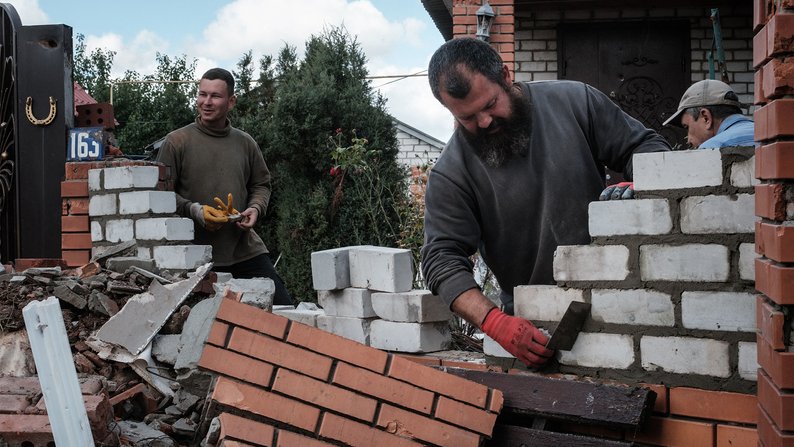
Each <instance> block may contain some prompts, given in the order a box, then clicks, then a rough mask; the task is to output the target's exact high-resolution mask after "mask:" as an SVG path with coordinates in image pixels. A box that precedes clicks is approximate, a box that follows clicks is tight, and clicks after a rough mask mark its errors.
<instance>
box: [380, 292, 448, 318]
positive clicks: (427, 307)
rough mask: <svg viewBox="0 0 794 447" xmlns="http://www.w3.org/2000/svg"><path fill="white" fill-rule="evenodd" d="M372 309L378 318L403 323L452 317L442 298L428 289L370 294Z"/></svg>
mask: <svg viewBox="0 0 794 447" xmlns="http://www.w3.org/2000/svg"><path fill="white" fill-rule="evenodd" d="M372 309H373V310H374V311H375V314H377V316H379V317H380V318H382V319H384V320H388V321H397V322H404V323H428V322H435V321H448V320H449V319H450V318H452V312H450V310H449V308H448V307H447V305H446V303H444V300H442V299H441V297H439V296H437V295H433V293H432V292H430V291H429V290H411V291H408V292H399V293H386V292H376V293H373V294H372Z"/></svg>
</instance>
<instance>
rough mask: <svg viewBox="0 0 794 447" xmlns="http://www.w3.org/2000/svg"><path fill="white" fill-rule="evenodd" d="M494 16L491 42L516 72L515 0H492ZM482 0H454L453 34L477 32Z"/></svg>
mask: <svg viewBox="0 0 794 447" xmlns="http://www.w3.org/2000/svg"><path fill="white" fill-rule="evenodd" d="M488 4H489V5H491V8H493V11H494V14H496V16H495V17H494V21H493V26H492V27H491V38H490V40H489V42H490V43H491V45H492V46H493V47H494V48H495V49H496V51H498V52H499V55H500V56H502V60H503V61H504V62H505V64H506V65H507V66H508V68H509V69H510V73H511V74H513V73H514V72H515V32H516V31H515V6H513V4H514V0H490V1H489V2H488ZM480 6H482V0H454V2H453V6H452V34H453V35H454V36H455V37H474V36H475V35H476V33H477V15H476V13H477V10H478V9H480Z"/></svg>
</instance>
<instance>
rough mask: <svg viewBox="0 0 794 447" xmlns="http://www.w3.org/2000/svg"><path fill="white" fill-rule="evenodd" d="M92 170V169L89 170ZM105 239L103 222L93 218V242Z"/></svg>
mask: <svg viewBox="0 0 794 447" xmlns="http://www.w3.org/2000/svg"><path fill="white" fill-rule="evenodd" d="M89 172H90V171H89ZM102 240H104V236H103V232H102V224H100V223H99V222H97V221H95V220H92V221H91V242H99V241H102Z"/></svg>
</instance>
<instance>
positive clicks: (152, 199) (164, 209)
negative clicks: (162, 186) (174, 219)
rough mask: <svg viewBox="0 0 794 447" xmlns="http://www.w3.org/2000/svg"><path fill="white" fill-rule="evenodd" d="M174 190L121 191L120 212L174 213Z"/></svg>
mask: <svg viewBox="0 0 794 447" xmlns="http://www.w3.org/2000/svg"><path fill="white" fill-rule="evenodd" d="M174 212H176V194H175V193H174V192H173V191H133V192H122V193H119V214H142V213H174Z"/></svg>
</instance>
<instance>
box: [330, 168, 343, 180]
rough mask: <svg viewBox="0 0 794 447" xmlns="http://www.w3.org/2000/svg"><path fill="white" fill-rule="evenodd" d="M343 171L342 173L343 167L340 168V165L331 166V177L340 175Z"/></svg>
mask: <svg viewBox="0 0 794 447" xmlns="http://www.w3.org/2000/svg"><path fill="white" fill-rule="evenodd" d="M341 173H342V169H340V168H339V166H333V167H332V168H331V170H330V171H329V174H331V177H336V176H337V175H339V174H341Z"/></svg>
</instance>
